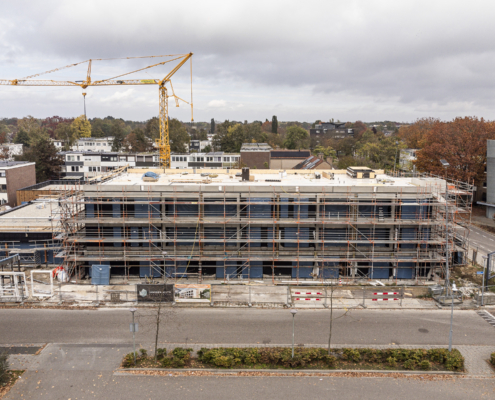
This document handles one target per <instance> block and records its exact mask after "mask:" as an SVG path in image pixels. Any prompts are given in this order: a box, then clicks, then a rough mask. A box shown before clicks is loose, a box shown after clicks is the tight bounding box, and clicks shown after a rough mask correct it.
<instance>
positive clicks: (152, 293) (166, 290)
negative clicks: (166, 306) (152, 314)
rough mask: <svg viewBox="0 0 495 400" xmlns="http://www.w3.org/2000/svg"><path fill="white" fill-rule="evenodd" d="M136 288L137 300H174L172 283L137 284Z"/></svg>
mask: <svg viewBox="0 0 495 400" xmlns="http://www.w3.org/2000/svg"><path fill="white" fill-rule="evenodd" d="M136 290H137V300H138V302H151V301H161V302H173V301H174V285H170V284H167V285H155V284H151V285H150V284H137V285H136Z"/></svg>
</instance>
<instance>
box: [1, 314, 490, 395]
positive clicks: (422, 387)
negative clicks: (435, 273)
mask: <svg viewBox="0 0 495 400" xmlns="http://www.w3.org/2000/svg"><path fill="white" fill-rule="evenodd" d="M154 313H155V314H154ZM333 316H334V318H335V319H334V321H333V329H332V332H333V333H332V344H333V345H335V346H339V347H342V346H347V347H374V348H390V347H396V348H399V347H404V348H417V347H422V348H437V347H446V346H447V343H448V333H449V323H450V311H449V310H421V311H417V310H401V311H399V310H397V311H396V310H352V311H349V312H348V313H345V311H344V310H340V311H339V310H334V312H333ZM161 317H162V324H161V325H160V332H161V333H160V336H159V346H160V347H166V348H168V349H172V348H174V347H184V346H186V345H187V347H192V348H193V349H195V350H198V349H199V348H201V347H205V346H289V345H290V344H291V341H292V320H291V315H290V313H289V310H285V309H267V310H263V309H243V310H240V309H225V308H223V309H215V308H207V309H190V308H187V309H172V308H168V309H167V308H165V309H164V313H163V314H162V316H161ZM153 318H156V309H155V310H154V309H151V310H145V309H140V310H138V311H136V320H137V321H138V323H139V331H138V332H137V334H136V345H137V346H138V347H143V348H147V349H152V348H153V344H152V343H153V339H154V333H155V328H156V325H154V324H153V323H152V322H151V320H152V319H153ZM295 318H296V319H295V338H296V344H298V345H305V346H326V343H327V342H328V325H329V310H314V309H299V310H298V313H297V315H296V317H295ZM0 321H1V322H2V323H1V324H0V345H1V346H10V345H16V346H21V345H22V346H25V345H30V346H33V347H35V348H36V349H39V348H40V346H43V345H45V344H47V345H46V347H44V348H43V350H42V351H41V352H40V353H39V354H38V355H34V354H33V353H34V350H33V351H27V350H24V349H23V348H21V349H18V352H19V353H22V354H17V355H11V356H10V357H9V360H10V362H11V367H12V368H15V369H24V370H25V372H24V374H23V375H22V377H21V378H20V379H19V380H18V382H17V383H16V384H15V386H14V387H13V388H12V390H11V391H10V392H9V394H8V395H7V396H6V397H5V399H8V400H12V399H28V400H31V399H55V400H58V399H64V400H67V399H71V400H74V399H89V398H92V399H94V398H97V399H100V398H101V399H109V400H112V399H134V398H136V399H142V398H143V399H162V398H169V397H176V398H181V399H185V400H187V399H195V400H196V399H198V398H201V399H213V398H214V399H215V400H223V399H232V398H236V399H254V398H256V399H259V398H260V397H261V398H285V399H300V398H301V397H305V398H311V399H313V398H315V399H318V398H331V397H335V398H342V399H362V398H363V394H364V393H366V395H365V398H366V399H389V398H390V399H397V398H401V399H405V400H409V399H411V400H412V399H417V398H422V397H423V398H425V399H430V398H435V399H440V400H443V399H463V400H465V399H466V398H467V399H471V398H473V399H474V398H476V399H478V398H480V399H482V398H493V397H494V396H495V392H494V389H495V380H494V379H493V378H495V371H494V370H493V369H492V368H491V367H490V366H489V364H488V363H487V361H486V360H487V359H488V358H489V356H490V354H491V352H494V351H495V327H493V326H491V325H490V324H489V323H488V322H487V321H485V320H484V319H483V318H482V317H481V316H479V315H478V314H477V313H476V312H474V311H469V310H466V311H461V310H456V311H455V312H454V335H453V343H454V347H455V348H457V349H459V350H460V351H461V353H462V354H463V355H464V357H465V359H466V368H467V375H466V377H459V376H456V377H454V378H450V377H443V378H438V379H435V380H431V379H430V378H429V377H428V376H426V377H421V376H410V377H407V378H385V377H376V376H375V377H353V378H351V377H335V376H334V377H331V376H326V377H311V376H307V377H294V376H293V377H269V376H249V377H234V376H232V377H226V376H143V375H129V374H121V373H119V371H118V369H119V365H120V363H121V360H122V357H123V355H124V354H127V353H129V352H131V351H132V336H131V334H130V333H129V322H130V313H129V312H128V311H126V310H115V309H95V310H56V309H52V310H39V309H34V310H31V309H17V310H16V309H14V310H12V309H0Z"/></svg>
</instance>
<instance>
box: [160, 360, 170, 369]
mask: <svg viewBox="0 0 495 400" xmlns="http://www.w3.org/2000/svg"><path fill="white" fill-rule="evenodd" d="M160 364H161V365H162V367H163V368H170V367H171V366H172V357H163V358H162V359H161V360H160Z"/></svg>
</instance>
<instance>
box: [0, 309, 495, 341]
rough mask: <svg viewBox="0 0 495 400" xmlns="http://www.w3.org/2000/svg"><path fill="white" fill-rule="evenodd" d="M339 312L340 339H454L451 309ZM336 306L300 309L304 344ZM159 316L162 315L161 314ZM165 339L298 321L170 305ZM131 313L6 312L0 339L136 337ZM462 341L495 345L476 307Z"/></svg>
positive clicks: (237, 334)
mask: <svg viewBox="0 0 495 400" xmlns="http://www.w3.org/2000/svg"><path fill="white" fill-rule="evenodd" d="M147 312H148V313H149V311H145V310H141V309H140V310H138V311H137V312H136V317H137V321H138V323H139V332H138V333H137V334H136V335H137V336H136V339H137V342H139V343H150V342H153V341H154V326H155V323H154V322H153V318H154V317H153V316H149V315H148V316H145V313H147ZM342 314H343V311H340V310H339V311H334V318H335V317H340V318H337V319H335V320H334V323H333V334H332V342H333V343H334V344H391V343H395V344H404V345H405V344H410V345H416V344H418V345H419V344H424V345H428V344H430V345H444V344H446V343H447V342H448V334H449V323H450V311H448V310H433V311H426V310H422V311H413V310H399V311H395V310H383V311H381V310H352V311H350V312H349V313H348V314H347V315H345V316H342ZM329 315H330V313H329V311H328V310H299V311H298V313H297V315H296V317H295V318H296V319H295V327H296V328H295V337H296V343H300V344H324V343H327V341H328V332H329ZM155 317H156V316H155ZM161 319H162V323H161V324H160V327H161V328H160V337H159V340H160V342H162V343H164V342H171V343H219V344H222V343H223V344H227V343H232V344H234V343H246V344H247V343H253V344H254V343H271V344H290V343H291V340H292V336H291V335H292V320H291V315H290V313H289V311H288V310H285V309H284V310H282V309H281V310H259V309H190V308H189V309H173V310H172V309H167V310H166V312H165V313H164V315H162V317H161ZM130 320H131V314H130V313H129V311H127V310H113V309H112V310H110V309H99V310H94V311H65V310H28V309H19V310H9V309H2V310H0V344H21V343H22V344H26V343H45V342H49V343H130V342H131V341H132V335H131V334H130V333H129V322H130ZM453 343H454V344H465V345H469V344H471V345H495V328H493V327H492V326H491V325H489V324H488V323H487V322H485V321H484V320H483V319H482V318H481V317H480V316H478V315H477V314H476V313H475V312H474V311H457V310H456V311H455V312H454V337H453Z"/></svg>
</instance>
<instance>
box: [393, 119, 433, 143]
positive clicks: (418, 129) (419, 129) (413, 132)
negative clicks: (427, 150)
mask: <svg viewBox="0 0 495 400" xmlns="http://www.w3.org/2000/svg"><path fill="white" fill-rule="evenodd" d="M437 122H440V120H439V119H435V118H421V119H418V120H416V122H414V123H413V124H411V125H409V126H402V127H401V128H400V129H399V134H398V136H399V137H400V138H401V139H402V140H403V141H404V142H405V143H406V146H407V148H408V149H421V148H423V146H424V145H425V137H426V134H427V133H428V132H429V131H430V130H431V128H432V127H433V125H434V124H435V123H437Z"/></svg>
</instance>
